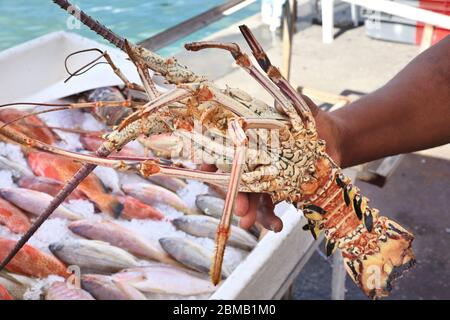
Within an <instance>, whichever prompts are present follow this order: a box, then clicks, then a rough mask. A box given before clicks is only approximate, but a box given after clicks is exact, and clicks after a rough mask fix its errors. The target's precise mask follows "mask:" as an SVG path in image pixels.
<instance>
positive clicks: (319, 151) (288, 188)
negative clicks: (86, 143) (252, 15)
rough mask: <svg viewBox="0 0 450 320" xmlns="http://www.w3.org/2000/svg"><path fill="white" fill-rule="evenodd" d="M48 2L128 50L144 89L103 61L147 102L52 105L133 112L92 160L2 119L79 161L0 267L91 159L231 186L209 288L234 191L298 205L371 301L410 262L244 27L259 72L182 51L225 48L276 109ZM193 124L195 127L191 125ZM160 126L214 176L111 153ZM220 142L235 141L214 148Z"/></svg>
mask: <svg viewBox="0 0 450 320" xmlns="http://www.w3.org/2000/svg"><path fill="white" fill-rule="evenodd" d="M54 2H55V3H56V4H58V5H59V6H60V7H61V8H63V9H64V10H66V11H68V12H69V13H71V14H73V15H74V16H75V17H77V18H78V19H79V20H80V21H81V22H82V23H84V24H85V25H86V26H88V27H89V28H90V29H92V30H93V31H95V32H96V33H98V34H99V35H101V36H102V37H103V38H105V39H106V40H108V41H110V42H111V43H112V44H114V45H115V46H116V47H118V48H120V49H122V50H123V51H125V52H126V53H127V54H128V56H129V58H130V59H131V61H132V62H133V63H134V64H135V65H136V67H137V70H138V73H139V75H140V77H141V80H142V83H143V86H141V85H138V84H133V83H130V81H128V80H127V78H126V77H125V75H123V74H122V73H121V71H120V70H118V69H117V68H116V67H115V66H114V64H113V62H112V61H111V59H110V58H109V56H108V54H107V53H106V52H104V53H102V57H104V58H105V59H106V60H107V62H108V63H109V64H110V65H111V66H112V68H113V70H114V72H115V73H116V74H117V75H118V76H119V77H120V78H121V79H122V80H123V81H124V83H125V85H126V86H127V87H128V88H130V89H133V90H137V91H142V92H144V93H146V95H147V96H148V102H146V103H138V102H135V101H130V100H127V101H113V102H107V101H105V102H96V103H84V104H72V105H65V106H59V107H60V108H58V109H61V108H88V107H96V108H106V107H121V108H133V110H135V111H134V112H131V113H130V114H129V115H128V116H127V117H126V118H125V119H123V121H122V122H121V123H120V124H119V125H118V126H117V127H116V128H114V130H113V131H112V132H111V133H109V134H107V135H106V136H105V142H104V143H103V145H102V146H101V147H100V148H99V149H98V150H97V152H96V155H95V156H92V155H85V154H77V153H72V152H68V151H65V150H63V149H59V148H57V147H54V146H51V145H48V144H45V143H43V142H40V141H37V140H33V139H31V138H29V137H27V136H25V135H23V134H21V133H20V132H17V131H14V130H12V129H10V128H9V127H8V126H7V125H5V124H3V125H2V127H1V128H0V133H1V134H2V135H3V136H5V137H7V138H8V139H10V140H13V141H15V142H16V143H20V144H22V145H24V146H27V147H29V148H33V149H38V150H41V151H45V152H50V153H54V154H59V155H63V156H66V157H70V158H71V159H74V160H77V161H80V162H82V163H84V164H83V166H82V167H81V169H80V170H79V171H78V172H77V173H76V175H75V176H74V177H73V178H72V179H71V180H70V181H68V182H67V184H66V186H65V187H64V188H63V189H62V190H61V191H60V193H59V194H58V195H57V196H56V197H55V199H54V201H53V202H52V203H51V205H50V206H49V207H48V208H47V209H46V211H45V212H44V214H42V215H41V216H40V218H39V219H38V220H37V221H36V222H35V224H34V225H33V226H32V228H31V229H30V230H29V231H28V232H27V234H25V235H24V236H23V238H22V239H21V240H20V241H19V242H18V244H17V246H16V247H15V248H14V250H12V251H11V253H10V254H9V256H8V257H7V258H6V259H5V260H4V261H3V262H2V264H1V266H0V269H2V268H4V267H5V266H6V265H7V264H8V263H9V262H10V261H11V259H13V257H14V256H15V255H16V254H17V252H18V251H19V250H20V248H21V247H22V246H23V245H24V244H25V243H26V242H27V241H28V239H29V238H30V237H31V236H32V235H33V233H34V232H35V231H36V230H37V229H38V228H39V226H40V225H41V224H42V223H43V222H44V221H45V219H47V217H48V216H49V215H50V214H51V213H52V212H53V211H54V210H55V208H57V207H58V206H59V205H60V204H61V202H62V201H64V199H65V198H66V197H67V196H68V195H69V194H70V193H71V192H72V191H73V190H74V189H75V188H76V187H77V185H78V184H79V183H80V181H82V180H83V179H84V178H85V177H86V176H87V175H89V173H90V172H92V170H93V169H94V168H95V167H96V166H97V165H103V166H110V167H114V168H116V169H119V170H131V171H135V172H138V173H140V174H142V175H144V176H149V175H156V174H163V175H169V176H177V177H184V178H192V179H198V180H201V181H204V182H208V183H211V184H216V185H220V186H222V187H223V186H224V185H228V192H227V195H226V202H225V207H224V210H223V215H222V218H221V222H220V225H219V228H218V230H217V235H216V251H215V255H214V260H213V263H212V266H211V279H212V281H213V283H214V284H217V283H218V282H219V281H220V279H221V265H222V262H223V255H224V251H225V246H226V242H227V239H228V236H229V232H230V221H231V218H232V213H233V206H234V203H235V199H236V195H237V193H238V192H264V193H268V194H270V196H271V198H272V200H273V202H274V203H278V202H280V201H288V202H290V203H292V204H294V205H296V206H297V208H298V209H301V210H302V211H303V213H304V215H305V217H306V218H307V220H308V224H307V225H306V226H305V227H304V229H305V230H310V232H311V233H312V235H313V236H314V238H317V237H318V235H319V233H320V232H321V231H323V232H324V235H325V238H326V252H327V254H328V255H331V254H332V253H333V252H334V250H335V249H337V248H339V249H340V250H341V251H342V254H343V257H344V263H345V267H346V269H347V271H348V273H349V275H350V276H351V278H352V279H353V280H354V282H355V283H356V284H357V285H358V286H360V287H361V289H362V290H363V291H364V293H366V294H367V295H368V296H369V297H372V298H380V297H383V296H386V295H387V294H388V293H389V291H390V290H391V284H392V282H393V281H394V280H395V279H396V278H398V277H399V276H401V275H402V274H403V273H404V271H405V270H407V269H409V268H410V267H412V266H413V265H414V263H415V260H414V255H413V252H412V249H411V244H412V241H413V235H412V234H411V233H410V232H409V231H407V230H405V229H404V228H403V227H401V226H400V225H398V224H397V223H395V222H394V221H392V220H390V219H388V218H387V217H384V216H380V215H379V212H378V210H377V209H373V208H371V207H369V205H368V202H369V200H368V199H367V198H366V197H364V196H363V195H361V194H360V190H359V189H358V188H357V187H356V186H354V185H353V184H352V182H351V181H350V179H349V178H347V177H346V176H344V174H343V173H342V170H341V169H340V168H339V167H338V166H337V165H336V164H335V163H334V162H333V160H332V159H331V158H330V156H328V154H327V153H326V151H325V147H326V144H325V141H324V140H321V139H320V138H319V137H318V134H317V130H316V125H315V120H314V118H313V115H312V113H311V111H310V108H309V107H308V104H307V103H306V102H305V100H304V98H303V97H302V96H301V95H300V94H299V93H298V92H297V91H296V90H295V89H294V88H293V87H292V86H291V85H290V84H289V82H288V81H287V80H286V79H285V78H284V77H283V76H282V75H281V73H280V72H279V70H278V69H277V68H276V67H274V66H273V65H272V64H271V62H270V60H269V58H268V57H267V55H266V54H265V52H264V51H263V49H262V47H261V46H260V44H259V43H258V42H257V40H256V39H255V37H254V36H253V34H252V33H251V31H250V30H249V29H248V28H247V27H246V26H245V25H243V26H241V27H240V30H241V32H242V34H243V36H244V38H245V40H246V41H247V43H248V45H249V47H250V48H251V50H252V53H253V56H254V57H255V59H256V61H257V63H258V64H259V66H260V69H259V68H257V67H256V66H255V65H254V64H253V63H252V60H251V59H250V58H249V57H248V56H247V55H246V54H245V53H243V52H241V50H240V48H239V46H238V45H237V44H235V43H217V42H197V43H190V44H186V46H185V47H186V49H188V50H191V51H197V50H202V49H206V48H219V49H223V50H227V51H229V52H230V53H231V55H232V56H233V58H234V59H235V61H236V63H237V64H238V65H239V66H240V67H242V68H243V69H244V70H245V71H247V72H248V73H249V75H250V76H251V77H252V78H254V79H255V80H256V81H257V82H258V83H259V84H260V85H262V86H263V87H264V88H265V90H267V91H268V92H269V93H270V94H271V96H272V97H273V99H274V100H275V107H272V106H269V105H267V104H265V103H263V102H261V101H259V100H257V99H254V98H252V97H250V96H249V95H248V94H246V93H245V92H242V91H240V90H238V89H230V88H227V89H225V90H222V89H219V88H218V87H216V86H215V85H214V84H213V83H211V82H209V81H207V80H206V79H204V78H203V77H200V76H198V75H196V74H194V73H193V72H192V71H190V70H189V69H188V68H186V67H184V66H182V65H180V64H179V63H178V62H177V61H176V60H175V59H173V58H169V59H164V58H162V57H160V56H158V55H156V54H155V53H153V52H151V51H149V50H147V49H145V48H143V47H140V46H138V45H134V44H131V43H130V42H128V41H127V40H126V39H123V38H121V37H120V36H118V35H116V34H115V33H114V32H112V31H111V30H109V29H108V28H106V27H105V26H103V25H102V24H100V23H99V22H98V21H95V20H94V19H93V18H91V17H90V16H88V15H87V14H85V13H84V12H83V11H80V10H79V9H77V8H76V9H74V8H75V7H74V6H72V5H71V4H70V3H69V2H68V1H66V0H54ZM149 69H150V70H152V71H153V72H155V73H156V74H159V75H162V76H163V77H164V78H165V80H166V81H167V82H168V83H170V84H171V88H170V90H168V91H166V92H160V90H158V88H157V86H156V85H155V83H154V81H153V77H152V75H151V74H150V71H149ZM261 69H262V70H263V71H264V72H265V74H264V73H263V72H262V71H261ZM198 127H200V128H201V132H198V130H196V128H197V129H198ZM205 129H206V130H207V133H205V132H204V130H205ZM166 132H172V134H173V135H176V136H178V137H180V138H182V141H184V142H185V144H184V147H185V149H186V148H187V144H188V142H189V143H191V144H192V150H190V151H189V152H188V154H187V157H188V158H191V159H193V158H196V157H199V158H200V159H201V161H202V162H207V163H211V164H215V165H216V166H217V167H218V168H219V169H220V170H221V173H209V172H201V171H196V170H190V169H186V168H182V167H179V166H175V165H173V163H172V162H171V161H170V160H162V159H158V158H153V159H152V158H124V157H117V156H116V157H113V156H110V154H111V153H112V152H113V151H115V150H119V149H121V148H122V147H123V146H125V145H126V144H127V143H128V142H129V141H131V140H135V139H137V138H138V137H139V136H140V135H141V134H144V135H153V134H159V133H166ZM221 138H222V139H223V138H225V139H226V140H227V141H231V142H232V144H231V145H230V144H228V145H223V144H221V143H220V142H219V140H220V139H221ZM253 139H256V140H257V141H260V143H259V144H258V146H255V145H253V144H252V143H251V142H252V141H253ZM261 141H262V142H261ZM185 156H186V154H185ZM197 159H198V158H197Z"/></svg>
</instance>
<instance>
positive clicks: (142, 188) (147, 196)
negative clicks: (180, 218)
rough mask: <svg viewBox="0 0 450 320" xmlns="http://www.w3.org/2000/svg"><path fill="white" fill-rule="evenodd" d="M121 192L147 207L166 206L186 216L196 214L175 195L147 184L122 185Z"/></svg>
mask: <svg viewBox="0 0 450 320" xmlns="http://www.w3.org/2000/svg"><path fill="white" fill-rule="evenodd" d="M122 190H123V191H125V193H126V194H128V195H130V196H132V197H135V198H137V199H139V200H141V201H142V202H144V203H146V204H149V205H155V204H166V205H169V206H171V207H173V208H175V209H176V210H178V211H181V212H184V213H186V214H195V213H196V212H195V210H194V209H192V208H189V207H188V206H187V205H186V204H185V203H184V201H183V200H182V199H181V198H180V197H179V196H178V195H177V194H175V193H174V192H172V191H169V190H167V189H166V188H163V187H160V186H157V185H153V184H149V183H129V184H124V185H122Z"/></svg>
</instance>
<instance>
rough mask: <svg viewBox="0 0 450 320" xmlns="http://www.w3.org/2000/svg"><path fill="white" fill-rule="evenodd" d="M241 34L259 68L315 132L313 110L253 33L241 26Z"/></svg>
mask: <svg viewBox="0 0 450 320" xmlns="http://www.w3.org/2000/svg"><path fill="white" fill-rule="evenodd" d="M239 29H240V30H241V33H242V34H243V36H244V38H245V40H246V41H247V43H248V45H249V46H250V49H251V50H252V52H253V56H254V57H255V58H256V61H258V64H259V66H260V67H261V68H262V69H263V70H264V72H266V74H267V76H268V77H269V78H270V80H272V82H273V83H275V85H276V86H277V87H278V88H280V90H281V91H282V92H283V93H284V94H285V95H286V96H287V97H288V98H289V99H290V100H291V101H292V102H293V103H294V107H295V108H296V110H297V112H298V113H299V114H300V115H301V116H302V117H303V118H304V119H305V120H306V121H307V122H308V125H311V127H310V128H311V130H315V121H314V118H313V115H312V113H311V110H310V109H309V107H308V104H307V103H306V101H305V100H304V99H303V98H302V96H301V95H300V94H299V93H298V92H297V91H296V90H295V89H294V88H293V87H292V85H291V84H290V83H289V82H288V81H287V79H286V78H285V77H283V75H282V74H281V73H280V70H278V68H276V67H275V66H273V65H272V63H271V62H270V59H269V57H268V56H267V54H266V53H265V52H264V49H263V48H262V46H261V45H260V44H259V42H258V40H256V38H255V36H254V35H253V33H252V32H251V31H250V29H249V28H248V27H247V26H246V25H241V26H239Z"/></svg>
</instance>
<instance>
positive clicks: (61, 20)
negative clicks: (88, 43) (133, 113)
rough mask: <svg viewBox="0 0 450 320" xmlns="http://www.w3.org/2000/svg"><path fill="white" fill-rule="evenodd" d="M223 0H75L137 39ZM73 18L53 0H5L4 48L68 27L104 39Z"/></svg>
mask: <svg viewBox="0 0 450 320" xmlns="http://www.w3.org/2000/svg"><path fill="white" fill-rule="evenodd" d="M224 2H225V1H224V0H74V1H72V3H73V4H74V5H77V6H78V7H80V8H81V9H83V10H84V11H86V12H87V13H88V14H89V15H92V16H93V17H94V18H96V19H97V20H99V21H101V22H102V23H104V24H105V25H106V26H107V27H109V28H110V29H112V30H113V31H115V32H116V33H118V34H120V35H121V36H123V37H126V38H128V39H129V40H131V41H132V42H139V41H142V40H144V39H147V38H149V37H151V36H153V35H155V34H157V33H158V32H161V31H163V30H165V29H167V28H170V27H172V26H174V25H176V24H178V23H180V22H183V21H184V20H186V19H189V18H191V17H193V16H195V15H197V14H200V13H202V12H204V11H206V10H208V9H211V8H213V7H215V6H217V5H220V4H222V3H224ZM259 10H260V3H259V1H257V2H255V3H253V4H251V5H249V6H247V7H246V8H244V9H242V10H239V11H237V12H236V13H233V14H231V15H229V16H226V17H224V18H223V19H221V20H219V21H217V22H215V23H213V24H211V25H209V26H207V27H205V28H203V29H201V30H199V31H197V32H195V33H193V34H191V35H190V36H188V37H186V38H184V39H182V40H180V41H178V42H176V43H173V44H171V45H169V46H167V47H165V48H163V49H161V50H159V51H158V52H159V53H160V54H163V55H171V54H175V53H176V52H178V51H180V50H183V48H182V44H183V43H185V42H188V41H196V40H200V39H202V38H204V37H206V36H208V35H210V34H212V33H214V32H217V31H219V30H221V29H223V28H225V27H227V26H229V25H230V24H232V23H236V22H238V21H239V20H241V19H244V18H246V17H249V16H251V15H253V14H256V13H257V12H258V11H259ZM71 22H73V20H69V19H68V14H67V13H66V12H64V11H63V10H61V9H60V8H59V7H58V6H57V5H55V4H54V3H53V1H51V0H0V51H1V50H4V49H7V48H10V47H12V46H15V45H17V44H20V43H22V42H25V41H28V40H31V39H34V38H36V37H38V36H42V35H44V34H47V33H49V32H53V31H59V30H66V31H71V32H76V33H79V34H81V35H83V36H86V37H88V38H92V39H95V40H98V41H100V37H99V36H97V35H95V34H94V33H93V32H92V31H90V30H89V29H88V28H86V27H84V26H81V28H78V29H77V28H75V29H73V28H69V27H68V26H73V25H74V24H73V23H71Z"/></svg>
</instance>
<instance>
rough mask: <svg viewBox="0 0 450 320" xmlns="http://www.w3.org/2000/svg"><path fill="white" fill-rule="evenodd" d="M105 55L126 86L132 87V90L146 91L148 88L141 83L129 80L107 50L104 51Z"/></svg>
mask: <svg viewBox="0 0 450 320" xmlns="http://www.w3.org/2000/svg"><path fill="white" fill-rule="evenodd" d="M103 57H104V58H105V60H106V61H107V62H108V64H109V65H110V66H111V68H112V70H113V71H114V73H115V74H116V75H117V76H118V77H119V78H120V80H122V81H123V83H124V84H125V87H127V88H128V89H131V90H136V91H143V92H144V91H146V88H144V87H142V86H141V85H139V84H137V83H134V82H131V81H130V80H128V78H127V77H126V76H125V75H124V74H123V73H122V71H121V70H120V69H119V68H118V67H117V66H116V65H115V64H114V62H113V61H112V59H111V57H110V56H109V54H108V53H107V52H106V51H105V52H104V53H103Z"/></svg>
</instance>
